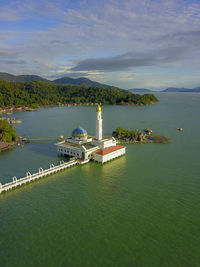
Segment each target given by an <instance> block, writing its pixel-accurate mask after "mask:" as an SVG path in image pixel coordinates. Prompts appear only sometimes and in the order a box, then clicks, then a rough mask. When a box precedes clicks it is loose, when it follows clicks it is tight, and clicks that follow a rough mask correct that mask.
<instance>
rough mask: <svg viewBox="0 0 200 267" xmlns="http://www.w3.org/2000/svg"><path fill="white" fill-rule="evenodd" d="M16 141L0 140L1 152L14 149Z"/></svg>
mask: <svg viewBox="0 0 200 267" xmlns="http://www.w3.org/2000/svg"><path fill="white" fill-rule="evenodd" d="M15 144H16V142H11V143H10V142H0V152H3V151H6V150H9V149H12V148H13V147H14V146H15Z"/></svg>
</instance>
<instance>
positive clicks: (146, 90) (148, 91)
mask: <svg viewBox="0 0 200 267" xmlns="http://www.w3.org/2000/svg"><path fill="white" fill-rule="evenodd" d="M129 91H131V92H132V93H150V92H153V91H152V90H150V89H145V88H134V89H129Z"/></svg>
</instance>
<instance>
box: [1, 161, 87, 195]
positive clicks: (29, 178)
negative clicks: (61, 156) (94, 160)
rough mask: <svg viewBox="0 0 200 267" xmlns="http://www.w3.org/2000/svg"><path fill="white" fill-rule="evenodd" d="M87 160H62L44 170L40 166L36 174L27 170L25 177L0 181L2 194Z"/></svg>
mask: <svg viewBox="0 0 200 267" xmlns="http://www.w3.org/2000/svg"><path fill="white" fill-rule="evenodd" d="M87 162H88V161H80V160H77V159H72V160H70V161H68V162H64V161H60V164H59V165H57V166H54V165H53V164H50V167H49V169H45V170H43V169H42V168H39V170H38V172H37V173H34V174H31V173H30V172H27V173H26V176H25V177H23V178H19V179H17V178H16V176H14V177H13V181H12V182H10V183H6V184H1V183H0V194H1V193H2V192H6V191H8V190H11V189H13V188H16V187H18V186H21V185H23V184H26V183H30V182H32V181H35V180H38V179H40V178H43V177H45V176H47V175H50V174H53V173H56V172H58V171H61V170H64V169H66V168H69V167H72V166H75V165H77V164H85V163H87Z"/></svg>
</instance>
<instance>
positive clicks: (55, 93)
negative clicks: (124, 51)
mask: <svg viewBox="0 0 200 267" xmlns="http://www.w3.org/2000/svg"><path fill="white" fill-rule="evenodd" d="M157 101H158V99H157V98H156V97H155V96H154V95H153V94H144V95H139V94H132V93H124V92H121V91H120V89H112V90H110V89H108V88H103V87H92V86H87V85H56V84H53V83H49V82H39V81H34V82H25V83H24V82H6V81H0V107H8V106H12V105H15V106H23V105H29V106H31V105H40V106H41V105H50V104H58V103H63V104H64V103H90V102H93V103H97V102H98V103H102V104H134V105H145V104H152V103H153V102H157Z"/></svg>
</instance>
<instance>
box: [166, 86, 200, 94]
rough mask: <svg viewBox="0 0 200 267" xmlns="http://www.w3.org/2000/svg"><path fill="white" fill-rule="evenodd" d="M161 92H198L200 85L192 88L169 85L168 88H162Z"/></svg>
mask: <svg viewBox="0 0 200 267" xmlns="http://www.w3.org/2000/svg"><path fill="white" fill-rule="evenodd" d="M162 92H166V93H199V92H200V87H196V88H193V89H188V88H176V87H169V88H167V89H165V90H163V91H162Z"/></svg>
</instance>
